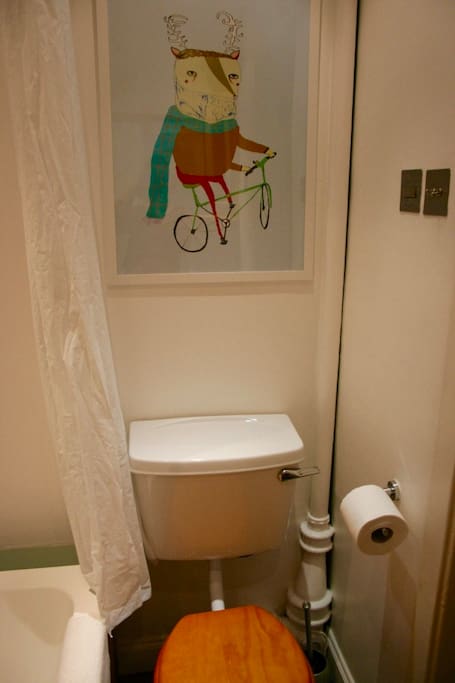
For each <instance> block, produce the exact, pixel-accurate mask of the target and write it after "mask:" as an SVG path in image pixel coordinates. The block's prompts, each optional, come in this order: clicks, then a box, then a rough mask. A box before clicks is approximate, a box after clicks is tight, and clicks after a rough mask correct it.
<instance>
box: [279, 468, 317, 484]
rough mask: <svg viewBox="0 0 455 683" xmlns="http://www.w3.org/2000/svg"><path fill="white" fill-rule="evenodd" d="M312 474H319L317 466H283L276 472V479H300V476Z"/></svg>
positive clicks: (310, 475)
mask: <svg viewBox="0 0 455 683" xmlns="http://www.w3.org/2000/svg"><path fill="white" fill-rule="evenodd" d="M314 474H319V467H316V466H315V467H299V468H296V469H294V468H292V469H291V468H287V467H286V468H285V469H283V470H280V471H279V472H278V475H277V476H278V479H279V480H280V481H289V480H290V479H302V477H312V476H313V475H314Z"/></svg>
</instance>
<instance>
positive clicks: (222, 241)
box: [220, 239, 228, 244]
mask: <svg viewBox="0 0 455 683" xmlns="http://www.w3.org/2000/svg"><path fill="white" fill-rule="evenodd" d="M227 243H228V241H227V240H225V239H222V240H220V244H227Z"/></svg>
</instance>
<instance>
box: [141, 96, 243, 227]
mask: <svg viewBox="0 0 455 683" xmlns="http://www.w3.org/2000/svg"><path fill="white" fill-rule="evenodd" d="M183 126H184V127H185V128H189V129H190V130H194V131H196V132H198V133H209V134H210V133H226V132H227V131H229V130H233V129H234V128H236V127H237V121H236V120H235V119H225V120H224V121H217V123H207V122H206V121H200V120H199V119H194V118H193V117H191V116H185V114H182V113H181V112H180V111H179V110H178V109H177V107H176V106H175V105H174V106H172V107H169V109H168V112H167V114H166V118H165V119H164V122H163V126H162V128H161V131H160V134H159V135H158V138H157V140H156V143H155V147H154V149H153V154H152V159H151V163H150V166H151V168H150V186H149V198H150V206H149V208H148V211H147V216H148V218H163V217H164V216H165V215H166V209H167V201H168V183H169V163H170V160H171V156H172V152H173V151H174V144H175V139H176V137H177V135H178V133H179V131H180V129H181V128H182V127H183Z"/></svg>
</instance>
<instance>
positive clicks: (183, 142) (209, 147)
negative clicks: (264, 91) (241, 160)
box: [174, 127, 268, 176]
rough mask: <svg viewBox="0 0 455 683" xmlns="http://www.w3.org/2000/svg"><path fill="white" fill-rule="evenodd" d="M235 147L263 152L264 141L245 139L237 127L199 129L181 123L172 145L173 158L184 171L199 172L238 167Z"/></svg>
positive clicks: (214, 172)
mask: <svg viewBox="0 0 455 683" xmlns="http://www.w3.org/2000/svg"><path fill="white" fill-rule="evenodd" d="M237 147H241V148H242V149H246V150H248V151H249V152H257V153H264V152H266V151H267V149H268V147H267V145H261V144H259V143H257V142H253V141H252V140H247V139H246V138H244V137H242V135H240V130H239V128H238V127H237V128H234V129H233V130H230V131H228V132H226V133H198V132H196V131H192V130H189V129H188V128H185V127H183V128H182V129H181V130H180V132H179V133H178V135H177V137H176V140H175V145H174V159H175V163H176V165H177V167H178V168H179V169H180V171H182V172H183V173H188V174H191V175H202V176H216V175H223V173H225V172H226V171H227V170H228V169H230V168H231V169H234V170H236V171H241V170H242V166H241V164H237V163H236V162H234V161H233V158H234V154H235V150H236V149H237Z"/></svg>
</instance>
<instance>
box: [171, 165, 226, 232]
mask: <svg viewBox="0 0 455 683" xmlns="http://www.w3.org/2000/svg"><path fill="white" fill-rule="evenodd" d="M176 171H177V177H178V179H179V180H180V182H181V183H183V184H184V185H200V186H201V187H202V188H203V189H204V191H205V193H206V195H207V197H208V199H209V202H210V206H211V207H212V213H213V215H214V216H215V221H216V229H217V230H218V234H219V236H220V237H221V239H224V234H223V232H222V230H221V228H220V221H219V219H218V214H217V212H216V204H215V194H214V192H213V190H212V186H211V185H210V183H218V184H219V185H221V187H222V189H223V192H224V193H225V195H227V198H228V200H229V203H230V204H232V197H231V193H230V191H229V188H228V186H227V185H226V182H225V180H224V178H223V176H222V175H192V174H190V173H183V172H182V171H181V170H180V169H179V168H178V167H177V168H176Z"/></svg>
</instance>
